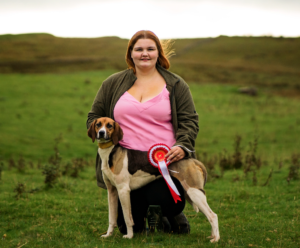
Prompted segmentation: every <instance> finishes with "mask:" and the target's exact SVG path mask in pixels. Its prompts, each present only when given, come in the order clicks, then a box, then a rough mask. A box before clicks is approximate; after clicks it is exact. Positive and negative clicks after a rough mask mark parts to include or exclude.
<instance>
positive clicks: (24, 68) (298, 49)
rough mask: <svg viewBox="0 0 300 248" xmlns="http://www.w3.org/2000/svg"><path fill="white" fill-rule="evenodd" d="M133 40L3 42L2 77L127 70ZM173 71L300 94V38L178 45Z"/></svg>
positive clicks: (29, 38) (11, 38)
mask: <svg viewBox="0 0 300 248" xmlns="http://www.w3.org/2000/svg"><path fill="white" fill-rule="evenodd" d="M127 44H128V40H127V39H120V38H118V37H102V38H89V39H87V38H59V37H55V36H52V35H50V34H21V35H1V36H0V73H14V72H21V73H44V72H73V71H87V70H90V71H92V70H104V69H113V70H122V69H126V63H125V59H124V58H125V52H126V48H127ZM174 48H175V52H176V55H175V56H174V57H172V58H171V71H173V72H175V73H177V74H179V75H181V76H182V77H183V78H184V79H185V80H186V81H193V82H198V83H203V82H214V83H227V84H239V85H256V86H268V87H269V86H272V87H273V88H275V89H278V91H282V89H284V90H286V91H287V92H289V93H291V92H292V91H294V90H296V91H300V69H299V68H300V59H299V58H300V38H273V37H226V36H220V37H217V38H201V39H178V40H175V44H174Z"/></svg>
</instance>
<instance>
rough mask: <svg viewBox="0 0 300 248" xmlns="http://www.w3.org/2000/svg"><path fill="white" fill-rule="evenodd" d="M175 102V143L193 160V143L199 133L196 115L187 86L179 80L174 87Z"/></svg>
mask: <svg viewBox="0 0 300 248" xmlns="http://www.w3.org/2000/svg"><path fill="white" fill-rule="evenodd" d="M175 101H176V111H177V126H178V128H177V130H176V133H175V138H176V143H175V145H174V146H180V147H181V148H182V149H183V150H184V151H185V153H186V157H193V158H195V157H196V156H195V148H194V147H195V141H196V138H197V135H198V132H199V126H198V114H197V112H196V108H195V104H194V101H193V97H192V95H191V92H190V89H189V87H188V85H187V84H186V83H185V82H184V81H183V79H181V80H180V81H179V83H178V84H177V85H176V89H175Z"/></svg>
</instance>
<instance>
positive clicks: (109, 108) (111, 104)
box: [86, 65, 199, 188]
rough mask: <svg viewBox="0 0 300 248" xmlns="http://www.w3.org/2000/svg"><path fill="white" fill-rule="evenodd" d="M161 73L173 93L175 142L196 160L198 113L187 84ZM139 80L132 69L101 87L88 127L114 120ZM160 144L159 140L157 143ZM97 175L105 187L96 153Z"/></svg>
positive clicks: (171, 100) (179, 78)
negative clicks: (118, 107)
mask: <svg viewBox="0 0 300 248" xmlns="http://www.w3.org/2000/svg"><path fill="white" fill-rule="evenodd" d="M156 68H157V70H158V72H159V73H160V74H161V75H162V77H163V78H164V79H165V81H166V84H167V86H166V87H167V90H168V91H169V92H170V103H171V112H172V124H173V130H174V136H175V139H176V143H175V144H174V146H180V147H181V148H182V149H184V151H185V153H186V157H193V158H195V152H194V146H195V140H196V137H197V134H198V131H199V127H198V114H197V113H196V110H195V105H194V102H193V98H192V95H191V93H190V90H189V87H188V85H187V84H186V82H185V81H184V80H183V79H182V78H181V77H179V76H177V75H176V74H174V73H171V72H169V71H168V70H166V69H164V68H163V67H161V66H160V65H157V67H156ZM136 79H137V77H136V76H135V74H134V73H133V71H132V70H131V69H127V70H125V71H121V72H118V73H115V74H113V75H111V76H110V77H108V78H107V79H106V80H105V81H104V82H103V84H102V85H101V87H100V89H99V91H98V93H97V95H96V97H95V100H94V103H93V105H92V109H91V111H90V112H89V113H88V119H87V122H86V126H87V128H89V127H90V125H91V123H92V122H93V121H94V120H95V119H97V118H100V117H109V118H112V119H114V108H115V105H116V103H117V101H118V100H119V99H120V97H121V96H122V95H123V94H124V93H125V92H126V91H127V90H129V89H130V88H131V86H132V85H133V84H134V82H135V81H136ZM157 142H158V143H159V140H158V141H157ZM96 176H97V182H98V186H99V187H102V188H106V187H105V184H104V183H103V179H102V172H101V160H100V158H99V155H98V154H97V161H96Z"/></svg>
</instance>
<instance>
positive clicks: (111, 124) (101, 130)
mask: <svg viewBox="0 0 300 248" xmlns="http://www.w3.org/2000/svg"><path fill="white" fill-rule="evenodd" d="M87 134H88V136H89V137H90V138H91V139H92V140H93V142H94V141H95V139H97V140H98V142H99V143H107V142H109V141H112V142H113V144H114V145H116V144H118V143H119V141H120V140H121V139H123V131H122V129H121V128H120V126H119V124H118V123H117V122H115V121H114V120H112V119H110V118H107V117H103V118H98V119H96V120H94V121H93V123H92V124H91V126H90V128H89V130H88V132H87Z"/></svg>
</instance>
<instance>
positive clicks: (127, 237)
mask: <svg viewBox="0 0 300 248" xmlns="http://www.w3.org/2000/svg"><path fill="white" fill-rule="evenodd" d="M123 238H124V239H132V238H133V234H132V235H128V234H126V235H124V236H123Z"/></svg>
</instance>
